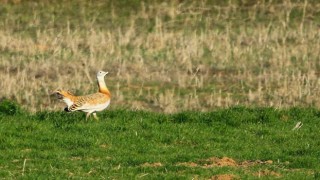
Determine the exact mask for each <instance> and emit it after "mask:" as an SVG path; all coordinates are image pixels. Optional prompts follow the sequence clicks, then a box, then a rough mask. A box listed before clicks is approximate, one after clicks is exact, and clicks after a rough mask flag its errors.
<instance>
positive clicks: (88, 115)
mask: <svg viewBox="0 0 320 180" xmlns="http://www.w3.org/2000/svg"><path fill="white" fill-rule="evenodd" d="M90 114H91V112H88V113H87V115H86V121H88V118H89V117H90Z"/></svg>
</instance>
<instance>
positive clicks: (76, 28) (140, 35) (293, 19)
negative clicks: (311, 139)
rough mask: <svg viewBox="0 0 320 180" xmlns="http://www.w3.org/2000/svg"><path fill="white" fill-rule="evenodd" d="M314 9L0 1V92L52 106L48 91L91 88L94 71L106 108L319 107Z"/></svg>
mask: <svg viewBox="0 0 320 180" xmlns="http://www.w3.org/2000/svg"><path fill="white" fill-rule="evenodd" d="M0 2H5V1H0ZM319 7H320V3H319V2H318V1H315V0H312V1H311V0H308V1H303V0H287V1H254V0H241V1H240V0H230V1H217V0H213V1H191V0H188V1H178V0H176V1H166V2H163V1H151V0H149V1H142V0H134V1H132V0H130V1H129V0H122V1H102V0H96V1H88V0H69V1H66V0H55V1H39V0H38V1H37V0H32V1H19V0H14V1H12V0H8V3H1V4H0V54H1V56H0V87H6V88H0V94H1V96H0V97H6V98H11V99H13V100H16V101H18V102H19V103H20V104H22V105H23V106H24V107H25V108H28V109H29V110H31V111H33V112H35V111H37V110H38V109H41V110H42V109H43V110H48V109H50V110H58V109H60V107H59V106H58V105H56V104H53V103H51V102H52V99H50V96H49V94H50V92H52V91H53V90H55V89H57V88H63V89H69V90H71V91H73V92H74V93H76V94H87V93H92V92H94V91H96V84H95V74H96V72H97V71H98V70H100V69H104V70H106V71H109V72H110V74H109V75H108V77H107V78H106V80H107V85H108V86H109V87H110V90H111V92H112V94H113V95H114V96H113V97H114V98H113V106H112V107H116V108H119V107H124V106H125V107H128V108H133V109H141V110H145V109H148V110H153V111H161V112H178V111H180V110H211V109H212V108H216V107H229V106H233V105H237V104H242V105H254V106H275V107H290V106H297V105H298V106H309V105H313V106H319V105H320V100H319V98H317V97H319V95H320V91H318V90H317V89H318V84H319V83H320V82H319V77H320V73H319V72H320V64H319V62H320V61H319V49H320V38H319V37H320V31H319V30H318V27H319V24H320V23H319V22H320V16H319V15H320V14H319V11H318V9H319ZM17 82H19V83H17ZM25 82H28V83H25ZM35 95H36V96H35Z"/></svg>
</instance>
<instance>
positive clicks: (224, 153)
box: [0, 107, 320, 179]
mask: <svg viewBox="0 0 320 180" xmlns="http://www.w3.org/2000/svg"><path fill="white" fill-rule="evenodd" d="M99 115H100V121H99V122H95V121H88V122H86V121H85V116H84V114H82V113H65V112H38V113H36V114H29V113H26V112H22V111H21V110H20V111H17V113H15V114H5V113H3V112H1V116H0V124H1V126H0V177H1V178H21V177H24V178H27V179H36V178H48V177H51V178H53V177H54V178H68V177H74V178H80V177H82V178H102V177H104V178H110V179H133V178H138V179H140V178H142V179H163V178H166V179H185V178H187V179H191V178H201V179H208V178H210V177H213V176H215V175H219V174H229V175H233V176H235V177H237V178H241V179H256V178H257V177H258V176H257V175H256V174H257V173H258V172H259V171H267V172H274V173H277V174H278V175H279V177H281V179H312V178H314V177H316V176H317V177H318V176H319V170H320V169H319V168H320V165H319V159H320V153H319V148H320V139H319V126H320V111H318V110H316V109H312V108H309V109H306V108H305V109H302V108H290V109H287V110H277V109H274V108H244V107H232V108H227V109H220V110H215V111H212V112H206V113H200V112H181V113H176V114H170V115H169V114H160V113H152V112H144V111H128V110H112V111H105V112H103V113H100V114H99ZM298 121H301V122H302V123H303V126H302V127H301V128H300V129H298V130H296V131H293V130H292V128H293V127H294V126H295V124H296V123H297V122H298ZM211 157H217V158H222V157H228V158H232V159H234V160H235V161H236V162H238V163H239V164H240V163H241V162H244V161H257V160H261V161H263V162H265V161H267V160H272V161H273V163H272V164H256V165H254V166H239V167H233V166H224V167H220V166H215V167H211V168H204V165H205V164H206V163H208V162H207V160H206V159H209V158H211ZM24 161H25V165H23V164H24ZM191 162H193V163H196V164H198V166H195V167H189V166H184V165H181V163H191ZM145 163H149V164H151V166H147V165H144V164H145ZM154 163H158V164H160V165H159V166H156V165H154V166H152V164H154ZM23 167H24V170H23ZM275 177H278V176H276V175H272V174H267V175H264V176H261V178H265V179H269V178H275Z"/></svg>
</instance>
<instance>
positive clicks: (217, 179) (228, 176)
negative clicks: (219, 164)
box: [210, 174, 237, 180]
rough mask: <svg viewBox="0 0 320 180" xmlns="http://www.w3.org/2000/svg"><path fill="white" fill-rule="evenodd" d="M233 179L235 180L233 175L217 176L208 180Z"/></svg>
mask: <svg viewBox="0 0 320 180" xmlns="http://www.w3.org/2000/svg"><path fill="white" fill-rule="evenodd" d="M233 179H237V178H236V176H235V175H233V174H219V175H215V176H212V177H211V178H210V180H233Z"/></svg>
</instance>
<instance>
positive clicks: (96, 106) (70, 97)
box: [54, 71, 111, 120]
mask: <svg viewBox="0 0 320 180" xmlns="http://www.w3.org/2000/svg"><path fill="white" fill-rule="evenodd" d="M106 74H108V72H104V71H99V72H98V73H97V80H98V86H99V92H97V93H94V94H89V95H84V96H76V95H74V94H72V93H70V92H69V91H64V90H61V89H58V90H56V91H55V92H54V94H56V96H57V98H58V99H61V100H63V101H64V102H65V103H66V104H67V107H65V108H64V110H65V111H67V112H72V111H83V112H86V113H87V115H86V120H87V119H88V118H89V116H90V114H93V117H94V118H95V119H97V120H98V117H97V114H96V112H98V111H102V110H104V109H106V108H107V107H108V106H109V104H110V99H111V93H110V91H109V90H108V88H107V86H106V83H105V81H104V76H105V75H106Z"/></svg>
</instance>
